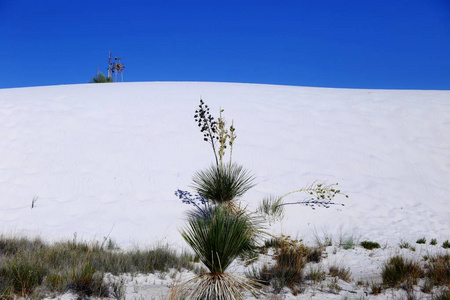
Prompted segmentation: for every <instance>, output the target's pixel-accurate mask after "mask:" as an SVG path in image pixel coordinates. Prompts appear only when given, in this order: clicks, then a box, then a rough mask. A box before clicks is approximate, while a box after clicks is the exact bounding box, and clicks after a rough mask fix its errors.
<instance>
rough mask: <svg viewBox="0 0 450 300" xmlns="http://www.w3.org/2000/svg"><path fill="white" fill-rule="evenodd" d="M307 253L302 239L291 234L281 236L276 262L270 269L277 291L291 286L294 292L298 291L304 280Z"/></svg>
mask: <svg viewBox="0 0 450 300" xmlns="http://www.w3.org/2000/svg"><path fill="white" fill-rule="evenodd" d="M307 253H308V251H307V248H306V247H305V246H304V244H303V243H302V242H301V240H292V239H291V238H290V237H289V236H281V238H279V246H278V248H275V261H276V264H275V265H274V266H273V267H272V268H271V269H270V271H269V272H270V273H271V274H272V286H273V288H274V290H275V292H280V291H281V290H282V289H283V288H284V287H289V288H290V289H291V291H292V292H293V293H294V294H296V293H297V291H298V285H299V284H300V283H301V282H302V280H303V269H304V267H305V265H306V257H307Z"/></svg>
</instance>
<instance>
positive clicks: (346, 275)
mask: <svg viewBox="0 0 450 300" xmlns="http://www.w3.org/2000/svg"><path fill="white" fill-rule="evenodd" d="M329 274H330V276H333V277H339V278H340V279H342V280H344V281H346V282H350V278H351V275H352V273H351V272H350V269H349V268H344V267H339V266H330V268H329Z"/></svg>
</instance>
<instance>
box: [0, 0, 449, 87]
mask: <svg viewBox="0 0 450 300" xmlns="http://www.w3.org/2000/svg"><path fill="white" fill-rule="evenodd" d="M109 50H112V52H113V55H116V56H120V57H122V59H123V60H122V62H123V63H124V64H125V71H124V79H125V81H225V82H250V83H269V84H283V85H303V86H324V87H349V88H387V89H392V88H397V89H450V0H276V1H275V0H274V1H265V0H255V1H247V0H240V1H234V0H227V1H214V0H209V1H195V0H193V1H170V0H159V1H152V0H142V1H134V0H128V1H116V0H111V1H103V0H97V1H96V0H42V1H38V0H0V55H1V69H0V88H8V87H22V86H38V85H55V84H74V83H86V82H88V81H89V80H90V79H91V78H92V77H93V76H94V75H95V74H96V71H97V66H99V68H100V70H101V71H103V72H104V73H106V68H107V59H108V57H107V56H108V51H109Z"/></svg>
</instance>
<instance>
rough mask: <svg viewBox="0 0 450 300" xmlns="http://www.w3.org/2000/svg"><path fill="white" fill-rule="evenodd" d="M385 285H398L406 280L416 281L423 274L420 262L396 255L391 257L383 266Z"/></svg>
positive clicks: (382, 273) (382, 274)
mask: <svg viewBox="0 0 450 300" xmlns="http://www.w3.org/2000/svg"><path fill="white" fill-rule="evenodd" d="M381 276H382V278H383V285H385V286H388V287H398V286H400V284H402V283H404V282H411V283H415V282H416V281H417V278H420V277H421V276H423V271H422V269H421V267H420V265H419V263H418V262H415V261H412V260H410V259H408V258H404V257H402V256H399V255H396V256H393V257H391V258H390V259H389V260H388V261H387V262H386V263H385V264H384V265H383V267H382V272H381Z"/></svg>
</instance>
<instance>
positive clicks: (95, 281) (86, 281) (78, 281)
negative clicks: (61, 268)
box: [67, 262, 109, 297]
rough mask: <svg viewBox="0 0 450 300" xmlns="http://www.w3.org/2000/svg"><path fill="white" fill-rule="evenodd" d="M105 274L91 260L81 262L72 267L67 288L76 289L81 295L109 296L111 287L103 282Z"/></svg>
mask: <svg viewBox="0 0 450 300" xmlns="http://www.w3.org/2000/svg"><path fill="white" fill-rule="evenodd" d="M103 275H104V273H103V272H98V271H96V269H95V267H94V266H93V265H92V264H91V263H90V262H84V263H81V264H79V265H78V266H76V267H73V268H72V272H71V275H70V279H69V282H68V284H67V289H69V290H73V291H75V292H76V293H77V294H78V295H79V296H80V297H85V296H88V297H91V296H96V297H107V296H109V287H108V286H107V285H106V284H104V283H103Z"/></svg>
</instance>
